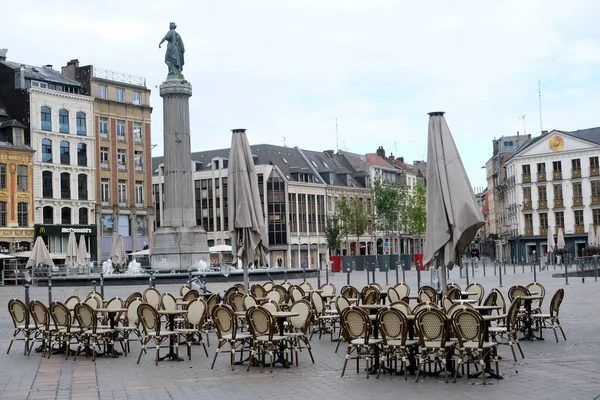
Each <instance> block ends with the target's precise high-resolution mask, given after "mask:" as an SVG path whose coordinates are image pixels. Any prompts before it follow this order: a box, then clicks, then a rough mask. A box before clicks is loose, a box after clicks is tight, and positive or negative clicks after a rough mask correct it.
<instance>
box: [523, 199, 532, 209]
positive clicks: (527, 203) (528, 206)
mask: <svg viewBox="0 0 600 400" xmlns="http://www.w3.org/2000/svg"><path fill="white" fill-rule="evenodd" d="M531 209H533V207H532V206H531V200H525V201H524V202H523V210H531Z"/></svg>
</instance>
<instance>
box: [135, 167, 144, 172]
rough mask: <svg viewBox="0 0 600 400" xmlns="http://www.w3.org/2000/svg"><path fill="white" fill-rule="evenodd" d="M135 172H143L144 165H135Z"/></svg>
mask: <svg viewBox="0 0 600 400" xmlns="http://www.w3.org/2000/svg"><path fill="white" fill-rule="evenodd" d="M135 172H144V167H143V166H142V165H136V166H135Z"/></svg>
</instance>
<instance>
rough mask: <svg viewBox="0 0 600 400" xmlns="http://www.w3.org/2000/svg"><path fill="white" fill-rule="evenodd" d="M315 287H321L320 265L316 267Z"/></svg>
mask: <svg viewBox="0 0 600 400" xmlns="http://www.w3.org/2000/svg"><path fill="white" fill-rule="evenodd" d="M317 287H318V288H320V287H321V265H319V268H317Z"/></svg>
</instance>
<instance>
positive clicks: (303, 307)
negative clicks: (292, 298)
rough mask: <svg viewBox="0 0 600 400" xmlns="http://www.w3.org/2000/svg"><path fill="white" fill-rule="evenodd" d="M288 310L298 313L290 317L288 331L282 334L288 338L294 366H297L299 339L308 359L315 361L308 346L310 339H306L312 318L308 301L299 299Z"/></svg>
mask: <svg viewBox="0 0 600 400" xmlns="http://www.w3.org/2000/svg"><path fill="white" fill-rule="evenodd" d="M290 312H293V313H298V316H296V317H290V320H289V325H288V327H289V332H286V333H285V334H284V336H285V337H287V338H289V340H290V342H291V344H292V348H293V349H294V353H295V356H296V366H298V350H300V341H302V342H303V343H304V345H305V346H306V349H307V350H308V354H309V355H310V359H311V361H312V362H313V364H314V363H315V359H314V357H313V354H312V350H311V347H310V340H308V330H309V328H310V321H311V318H312V308H311V305H310V303H309V302H308V301H306V300H299V301H296V302H295V303H294V304H292V305H291V306H290Z"/></svg>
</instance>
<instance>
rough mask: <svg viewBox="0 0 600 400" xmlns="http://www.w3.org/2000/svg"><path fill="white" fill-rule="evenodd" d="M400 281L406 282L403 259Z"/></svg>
mask: <svg viewBox="0 0 600 400" xmlns="http://www.w3.org/2000/svg"><path fill="white" fill-rule="evenodd" d="M402 282H406V271H404V261H402Z"/></svg>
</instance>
